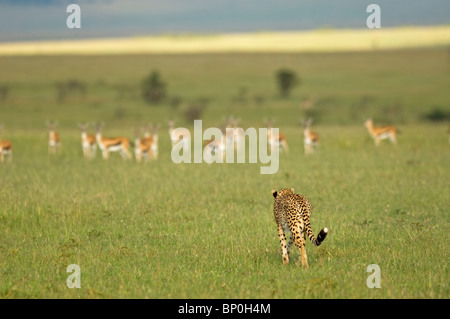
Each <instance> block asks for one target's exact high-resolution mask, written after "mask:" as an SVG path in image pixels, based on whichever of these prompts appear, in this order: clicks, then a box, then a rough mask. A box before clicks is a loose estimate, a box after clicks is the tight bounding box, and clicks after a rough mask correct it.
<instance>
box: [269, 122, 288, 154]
mask: <svg viewBox="0 0 450 319" xmlns="http://www.w3.org/2000/svg"><path fill="white" fill-rule="evenodd" d="M265 124H266V125H267V141H268V143H269V145H270V148H271V149H273V148H275V147H278V148H281V149H282V150H283V151H285V152H286V153H289V147H288V144H287V140H286V136H284V134H282V133H279V134H272V125H273V123H272V121H265Z"/></svg>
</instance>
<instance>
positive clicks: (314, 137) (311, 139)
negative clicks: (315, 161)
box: [302, 118, 319, 155]
mask: <svg viewBox="0 0 450 319" xmlns="http://www.w3.org/2000/svg"><path fill="white" fill-rule="evenodd" d="M302 124H303V145H304V147H305V155H308V154H312V153H313V152H314V148H315V147H316V146H317V145H318V144H319V134H317V133H316V132H314V131H312V130H311V124H312V119H311V118H309V119H308V120H306V121H302Z"/></svg>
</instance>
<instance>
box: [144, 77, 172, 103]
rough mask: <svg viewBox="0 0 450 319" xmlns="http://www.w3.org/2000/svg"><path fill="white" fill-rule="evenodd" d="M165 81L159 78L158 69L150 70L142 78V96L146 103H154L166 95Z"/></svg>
mask: <svg viewBox="0 0 450 319" xmlns="http://www.w3.org/2000/svg"><path fill="white" fill-rule="evenodd" d="M166 86H167V85H166V83H165V82H164V81H162V80H161V76H160V75H159V72H158V71H152V73H150V75H149V76H147V77H146V78H145V79H143V80H142V83H141V90H142V97H143V98H144V100H145V101H147V102H148V103H156V102H159V101H160V100H162V99H164V98H165V97H166Z"/></svg>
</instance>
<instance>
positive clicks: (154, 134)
mask: <svg viewBox="0 0 450 319" xmlns="http://www.w3.org/2000/svg"><path fill="white" fill-rule="evenodd" d="M159 128H160V126H159V125H157V126H153V125H148V126H147V127H146V128H145V134H144V137H143V138H140V139H139V140H138V139H137V136H136V135H135V136H136V145H139V148H140V150H138V147H137V146H135V147H136V149H135V152H136V158H138V153H141V154H142V155H143V156H144V158H147V157H148V158H150V159H154V160H156V159H158V140H159V137H158V135H159Z"/></svg>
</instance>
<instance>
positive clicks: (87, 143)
mask: <svg viewBox="0 0 450 319" xmlns="http://www.w3.org/2000/svg"><path fill="white" fill-rule="evenodd" d="M77 126H78V128H79V129H80V130H81V148H82V150H83V156H84V158H87V159H93V158H95V154H96V153H97V141H96V138H95V135H94V134H88V133H87V129H88V127H89V124H87V123H78V124H77Z"/></svg>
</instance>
